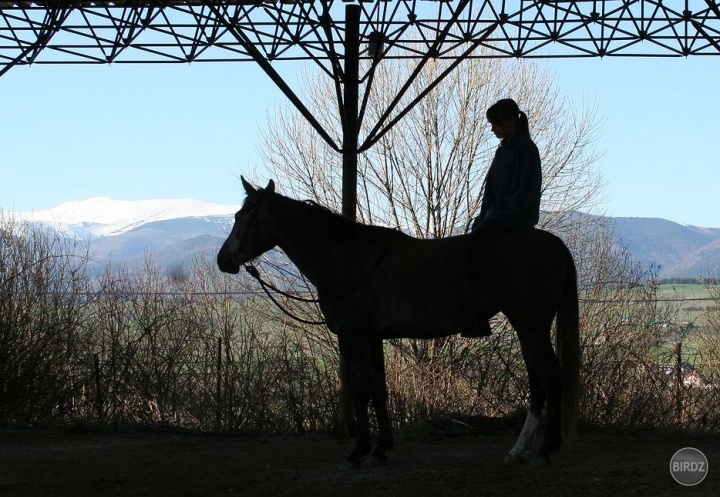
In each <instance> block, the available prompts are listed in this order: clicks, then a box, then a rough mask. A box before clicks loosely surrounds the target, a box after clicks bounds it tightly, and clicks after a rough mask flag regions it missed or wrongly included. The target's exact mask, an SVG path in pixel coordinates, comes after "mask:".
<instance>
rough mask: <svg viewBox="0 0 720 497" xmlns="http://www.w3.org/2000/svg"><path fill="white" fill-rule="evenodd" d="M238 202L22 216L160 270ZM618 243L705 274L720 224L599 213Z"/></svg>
mask: <svg viewBox="0 0 720 497" xmlns="http://www.w3.org/2000/svg"><path fill="white" fill-rule="evenodd" d="M237 208H238V207H237V206H228V205H218V204H209V203H203V202H198V201H195V200H189V199H184V200H148V201H118V200H113V199H106V198H100V199H89V200H84V201H78V202H69V203H66V204H63V205H61V206H58V207H57V208H55V209H48V210H46V211H40V212H37V213H25V214H23V213H20V217H21V218H23V219H26V220H28V221H31V222H33V223H36V224H39V225H41V226H43V227H46V228H51V229H54V230H56V231H58V232H59V233H61V234H62V235H63V236H72V237H77V238H79V239H80V240H84V241H85V242H86V243H87V244H88V246H89V249H90V253H91V256H92V266H93V267H97V268H99V267H104V266H105V265H106V263H107V262H108V261H109V260H111V261H112V262H113V264H123V263H126V264H128V265H130V266H136V265H138V264H140V263H141V262H142V261H143V259H144V258H145V257H146V254H148V255H152V258H153V259H154V261H155V262H156V263H158V264H160V265H161V266H163V267H176V266H179V265H183V264H185V263H188V262H190V261H192V260H193V259H194V258H196V257H198V256H204V257H206V258H208V259H209V260H212V259H214V258H215V254H216V253H217V250H218V249H219V247H220V245H221V244H222V242H223V240H224V239H225V237H226V236H227V234H228V233H229V231H230V228H231V226H232V222H233V214H234V212H235V210H236V209H237ZM602 220H603V221H604V222H605V223H606V224H607V225H609V226H613V227H614V231H615V233H616V235H617V239H618V243H619V244H622V245H624V246H626V247H627V248H628V250H629V252H630V254H631V255H632V257H633V258H634V259H635V260H637V261H638V262H640V263H641V264H642V265H643V267H646V268H647V267H649V266H650V265H651V264H655V265H656V266H657V267H658V268H659V271H658V275H659V277H660V278H677V277H688V278H698V277H703V276H707V275H708V274H709V273H710V272H712V273H714V274H715V275H717V274H718V273H719V272H720V228H699V227H695V226H686V225H681V224H678V223H674V222H672V221H668V220H665V219H658V218H637V217H617V218H603V219H602Z"/></svg>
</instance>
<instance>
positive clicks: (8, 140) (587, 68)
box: [0, 57, 720, 227]
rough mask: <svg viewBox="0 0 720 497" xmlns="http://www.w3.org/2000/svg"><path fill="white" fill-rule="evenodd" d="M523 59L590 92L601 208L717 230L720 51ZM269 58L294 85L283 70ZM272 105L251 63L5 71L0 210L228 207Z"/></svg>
mask: <svg viewBox="0 0 720 497" xmlns="http://www.w3.org/2000/svg"><path fill="white" fill-rule="evenodd" d="M537 63H539V64H541V65H544V66H546V67H548V68H549V69H550V70H551V71H553V72H554V73H555V74H556V77H557V81H558V84H559V85H560V87H561V88H562V89H563V91H565V92H567V93H568V95H569V96H570V97H571V98H573V99H574V100H575V101H576V102H577V103H578V104H580V103H581V102H582V100H583V99H584V98H585V99H589V100H597V103H598V106H599V109H600V114H601V115H602V116H603V118H604V125H603V130H602V136H601V138H600V139H599V141H598V142H597V149H598V150H599V151H600V152H602V153H603V156H602V158H601V159H600V162H599V163H598V167H599V168H600V169H601V170H602V171H603V174H604V176H605V179H606V182H607V185H606V190H605V191H606V194H607V198H608V201H607V203H606V205H605V209H606V212H607V213H608V214H610V215H615V216H642V217H661V218H665V219H669V220H672V221H676V222H679V223H684V224H693V225H697V226H705V227H720V195H719V194H718V193H719V192H718V190H719V188H718V180H720V153H719V151H718V149H719V148H720V147H719V146H718V143H719V142H720V138H719V137H718V131H719V128H718V119H719V118H720V98H718V89H717V88H718V84H717V82H718V81H720V57H695V58H692V57H691V58H688V59H648V58H609V59H603V60H600V59H587V60H579V59H568V60H544V61H542V60H541V61H538V62H537ZM279 64H280V68H281V69H282V70H283V72H284V73H285V74H286V75H287V76H288V78H290V81H292V82H294V78H295V76H294V71H295V70H296V69H297V65H296V64H293V63H279ZM282 102H284V96H283V95H282V94H280V92H279V91H278V90H276V89H275V87H274V85H273V84H272V83H271V82H270V80H269V79H268V78H267V76H265V75H264V73H262V71H261V70H260V69H259V68H258V67H256V66H255V65H254V64H253V63H232V64H230V63H228V64H208V63H197V64H192V65H167V64H159V65H149V64H146V65H110V66H95V65H92V66H78V65H65V66H33V67H18V68H14V69H12V70H10V71H9V72H8V73H7V74H6V75H5V76H3V77H0V116H1V117H0V151H1V152H0V153H1V155H0V157H1V159H0V161H1V163H2V181H0V208H2V209H3V210H6V211H7V210H18V211H28V210H40V209H45V208H48V207H52V206H55V205H58V204H60V203H62V202H66V201H70V200H80V199H85V198H89V197H96V196H108V197H113V198H116V199H121V200H137V199H153V198H195V199H198V200H204V201H208V202H215V203H222V204H237V203H239V202H240V201H241V200H242V198H243V194H242V192H241V187H240V184H239V180H238V179H237V175H238V174H240V173H245V174H252V172H253V171H255V170H257V171H258V173H259V176H261V177H264V175H263V173H262V169H256V168H257V167H258V166H260V164H259V160H258V159H257V148H258V146H259V141H258V129H259V126H260V125H262V123H263V122H264V120H265V112H266V110H271V109H273V108H274V107H275V106H276V105H278V104H280V103H282ZM339 164H340V161H339V158H338V163H337V164H334V165H329V166H332V167H340V165H339Z"/></svg>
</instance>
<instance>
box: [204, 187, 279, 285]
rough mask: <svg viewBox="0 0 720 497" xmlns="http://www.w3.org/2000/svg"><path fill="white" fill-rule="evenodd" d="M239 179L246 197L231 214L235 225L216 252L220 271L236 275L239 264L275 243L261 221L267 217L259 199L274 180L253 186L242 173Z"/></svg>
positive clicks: (265, 193)
mask: <svg viewBox="0 0 720 497" xmlns="http://www.w3.org/2000/svg"><path fill="white" fill-rule="evenodd" d="M240 179H241V180H242V184H243V187H244V188H245V193H247V198H246V199H245V203H244V204H243V206H242V208H241V209H240V210H239V211H237V212H236V213H235V224H233V227H232V231H230V234H229V235H228V237H227V240H225V243H223V245H222V247H221V248H220V252H218V255H217V263H218V267H219V268H220V270H221V271H223V272H225V273H231V274H237V273H238V272H239V271H240V266H241V265H242V264H245V263H246V262H248V261H250V260H252V259H254V258H256V257H258V256H259V255H261V254H263V253H265V252H267V251H268V250H270V249H271V248H273V247H274V246H275V245H276V244H277V243H276V242H275V238H274V236H273V234H272V231H271V230H270V229H269V226H268V223H267V222H263V219H267V214H266V212H265V211H264V210H263V200H264V199H265V197H267V196H268V195H271V194H273V193H274V192H275V183H274V182H273V180H270V182H269V183H268V185H267V186H266V187H265V188H255V187H253V186H252V185H251V184H250V183H248V182H247V181H246V180H245V178H243V177H242V176H241V177H240Z"/></svg>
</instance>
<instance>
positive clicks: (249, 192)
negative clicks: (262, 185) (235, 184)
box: [240, 176, 256, 195]
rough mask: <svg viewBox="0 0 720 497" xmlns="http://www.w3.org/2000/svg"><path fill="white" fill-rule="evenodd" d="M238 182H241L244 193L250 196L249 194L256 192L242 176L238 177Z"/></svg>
mask: <svg viewBox="0 0 720 497" xmlns="http://www.w3.org/2000/svg"><path fill="white" fill-rule="evenodd" d="M240 181H242V185H243V188H245V193H247V194H248V195H250V194H251V193H255V192H256V190H255V188H254V187H253V186H252V185H251V184H250V183H248V182H247V180H246V179H245V178H243V177H242V176H240Z"/></svg>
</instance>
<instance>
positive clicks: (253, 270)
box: [244, 264, 326, 326]
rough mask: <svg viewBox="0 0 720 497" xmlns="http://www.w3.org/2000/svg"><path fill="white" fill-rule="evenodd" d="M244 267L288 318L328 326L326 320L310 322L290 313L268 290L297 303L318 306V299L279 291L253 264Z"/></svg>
mask: <svg viewBox="0 0 720 497" xmlns="http://www.w3.org/2000/svg"><path fill="white" fill-rule="evenodd" d="M244 267H245V271H247V272H248V273H249V274H250V276H252V277H253V278H255V279H256V280H257V282H258V283H260V288H262V289H263V291H264V292H265V295H267V296H268V297H269V298H270V300H272V302H273V304H275V307H277V308H278V309H280V310H281V311H283V312H284V313H285V314H286V315H287V316H290V317H291V318H293V319H294V320H295V321H299V322H300V323H303V324H309V325H313V326H321V325H324V324H326V321H324V320H323V321H310V320H308V319H303V318H301V317H300V316H296V315H295V314H293V313H292V312H290V311H288V310H287V309H285V308H284V307H283V306H282V305H281V304H280V302H278V301H277V300H276V299H275V297H273V295H272V293H270V291H269V290H268V288H269V289H270V290H273V291H274V292H275V293H279V294H280V295H282V296H284V297H287V298H289V299H291V300H296V301H298V302H309V303H312V304H317V303H319V302H320V300H318V299H306V298H304V297H298V296H297V295H293V294H291V293H288V292H285V291H283V290H280V289H279V288H278V287H276V286H275V285H272V284H271V283H268V282H267V281H265V280H264V279H262V276H260V272H259V271H258V270H257V268H256V267H255V266H253V265H252V264H245V265H244Z"/></svg>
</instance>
